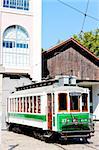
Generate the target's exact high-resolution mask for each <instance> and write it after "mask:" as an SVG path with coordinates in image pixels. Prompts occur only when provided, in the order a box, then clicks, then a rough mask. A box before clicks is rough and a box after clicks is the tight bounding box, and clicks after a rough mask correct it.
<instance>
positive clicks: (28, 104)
mask: <svg viewBox="0 0 99 150" xmlns="http://www.w3.org/2000/svg"><path fill="white" fill-rule="evenodd" d="M27 112H29V97H27Z"/></svg>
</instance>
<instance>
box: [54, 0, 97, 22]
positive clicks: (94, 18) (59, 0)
mask: <svg viewBox="0 0 99 150" xmlns="http://www.w3.org/2000/svg"><path fill="white" fill-rule="evenodd" d="M57 1H58V2H59V3H61V4H63V5H65V6H67V7H69V8H71V9H73V10H75V11H77V12H79V13H80V14H82V15H84V16H87V17H89V18H91V19H93V20H95V21H99V19H98V18H96V17H94V16H91V15H89V14H85V13H84V12H83V11H80V10H79V9H77V8H75V7H73V6H71V5H69V4H67V3H66V2H63V1H61V0H57Z"/></svg>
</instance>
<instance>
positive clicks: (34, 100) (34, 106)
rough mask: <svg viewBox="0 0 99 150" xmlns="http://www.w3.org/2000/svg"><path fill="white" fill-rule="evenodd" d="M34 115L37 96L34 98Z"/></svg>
mask: <svg viewBox="0 0 99 150" xmlns="http://www.w3.org/2000/svg"><path fill="white" fill-rule="evenodd" d="M34 113H36V96H34Z"/></svg>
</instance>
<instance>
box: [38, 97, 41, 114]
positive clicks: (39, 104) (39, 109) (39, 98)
mask: <svg viewBox="0 0 99 150" xmlns="http://www.w3.org/2000/svg"><path fill="white" fill-rule="evenodd" d="M38 113H41V97H40V96H38Z"/></svg>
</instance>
